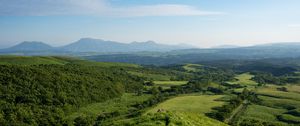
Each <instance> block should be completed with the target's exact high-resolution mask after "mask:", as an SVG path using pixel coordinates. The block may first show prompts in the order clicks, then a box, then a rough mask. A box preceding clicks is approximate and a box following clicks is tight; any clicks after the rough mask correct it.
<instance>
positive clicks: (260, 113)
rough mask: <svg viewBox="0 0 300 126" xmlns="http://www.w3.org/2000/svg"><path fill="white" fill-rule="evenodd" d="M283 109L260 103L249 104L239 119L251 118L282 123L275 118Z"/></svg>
mask: <svg viewBox="0 0 300 126" xmlns="http://www.w3.org/2000/svg"><path fill="white" fill-rule="evenodd" d="M285 111H286V110H285V109H276V108H272V107H267V106H262V105H249V106H248V108H247V109H246V111H245V112H244V113H243V115H242V116H241V117H240V118H239V120H243V119H251V120H259V121H263V122H269V123H276V124H282V125H284V123H283V122H281V121H279V120H277V116H279V115H281V114H283V113H284V112H285Z"/></svg>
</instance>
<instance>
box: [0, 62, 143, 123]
mask: <svg viewBox="0 0 300 126" xmlns="http://www.w3.org/2000/svg"><path fill="white" fill-rule="evenodd" d="M0 71H1V72H0V83H1V87H0V92H1V94H0V98H1V100H0V104H1V105H0V106H1V107H0V112H1V116H0V123H1V125H24V124H28V125H37V124H39V125H58V124H64V123H66V122H64V116H65V115H66V114H67V113H70V112H72V111H74V110H76V109H77V108H79V107H81V106H84V105H87V104H90V103H94V102H103V101H106V100H108V99H111V98H116V97H121V95H122V94H123V93H125V92H135V91H138V90H140V89H141V88H142V83H143V81H142V80H141V79H139V78H138V77H136V76H131V75H129V74H126V72H125V71H124V70H120V69H117V68H116V69H114V68H102V67H86V66H79V65H72V64H67V65H29V66H20V65H1V66H0Z"/></svg>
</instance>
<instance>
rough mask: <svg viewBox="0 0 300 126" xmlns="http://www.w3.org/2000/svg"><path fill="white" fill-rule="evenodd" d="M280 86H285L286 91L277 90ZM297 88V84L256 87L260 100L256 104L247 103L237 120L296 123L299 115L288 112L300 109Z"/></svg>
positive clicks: (276, 123) (299, 96)
mask: <svg viewBox="0 0 300 126" xmlns="http://www.w3.org/2000/svg"><path fill="white" fill-rule="evenodd" d="M280 87H286V88H287V90H288V92H284V91H279V90H277V88H280ZM298 88H299V86H298V85H285V86H276V85H267V86H264V87H260V88H258V89H257V90H256V92H257V94H258V98H259V99H261V102H260V103H259V104H258V105H257V104H252V105H249V106H248V108H247V110H246V111H245V113H243V115H242V116H241V117H240V118H239V120H240V121H241V120H243V119H247V120H260V121H262V122H268V123H273V124H274V125H289V124H290V123H291V122H292V123H294V124H296V123H297V121H298V119H299V116H294V115H291V114H289V112H291V113H296V114H297V111H298V109H300V99H299V98H300V93H299V92H298V90H297V89H298ZM299 115H300V114H299ZM298 124H300V123H298Z"/></svg>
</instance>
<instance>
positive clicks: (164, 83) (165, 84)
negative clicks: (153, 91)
mask: <svg viewBox="0 0 300 126" xmlns="http://www.w3.org/2000/svg"><path fill="white" fill-rule="evenodd" d="M187 83H188V81H154V84H155V85H157V86H163V87H170V86H178V85H185V84H187Z"/></svg>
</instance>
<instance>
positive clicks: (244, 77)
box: [228, 73, 257, 86]
mask: <svg viewBox="0 0 300 126" xmlns="http://www.w3.org/2000/svg"><path fill="white" fill-rule="evenodd" d="M252 77H254V75H251V74H250V73H243V74H239V75H237V76H236V77H235V78H236V79H237V81H232V82H228V83H230V84H241V85H245V86H256V85H257V83H256V82H255V81H253V80H251V78H252Z"/></svg>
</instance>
